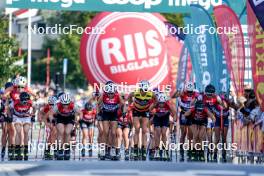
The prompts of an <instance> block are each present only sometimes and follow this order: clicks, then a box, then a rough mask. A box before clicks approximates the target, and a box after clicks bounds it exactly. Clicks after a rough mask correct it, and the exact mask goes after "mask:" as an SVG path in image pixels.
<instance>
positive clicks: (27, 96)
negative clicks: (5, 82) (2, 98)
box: [19, 92, 30, 103]
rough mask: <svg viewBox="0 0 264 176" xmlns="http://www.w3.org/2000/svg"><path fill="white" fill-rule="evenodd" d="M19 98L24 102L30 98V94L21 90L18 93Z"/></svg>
mask: <svg viewBox="0 0 264 176" xmlns="http://www.w3.org/2000/svg"><path fill="white" fill-rule="evenodd" d="M19 100H20V101H21V102H22V103H26V102H28V101H29V100H30V95H29V94H28V93H27V92H22V93H21V94H20V95H19Z"/></svg>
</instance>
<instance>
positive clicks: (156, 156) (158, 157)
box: [154, 149, 161, 161]
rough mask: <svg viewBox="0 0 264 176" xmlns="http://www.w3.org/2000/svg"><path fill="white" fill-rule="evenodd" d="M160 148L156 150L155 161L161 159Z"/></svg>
mask: <svg viewBox="0 0 264 176" xmlns="http://www.w3.org/2000/svg"><path fill="white" fill-rule="evenodd" d="M160 156H161V155H160V150H159V149H156V150H155V155H154V160H155V161H159V160H160Z"/></svg>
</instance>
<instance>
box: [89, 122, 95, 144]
mask: <svg viewBox="0 0 264 176" xmlns="http://www.w3.org/2000/svg"><path fill="white" fill-rule="evenodd" d="M93 137H94V127H93V126H90V127H89V128H88V140H89V141H88V142H89V143H90V144H92V143H93Z"/></svg>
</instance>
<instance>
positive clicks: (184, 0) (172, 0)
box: [169, 0, 223, 10]
mask: <svg viewBox="0 0 264 176" xmlns="http://www.w3.org/2000/svg"><path fill="white" fill-rule="evenodd" d="M192 4H198V5H200V6H202V7H204V8H205V9H206V10H208V9H210V7H211V6H214V7H215V6H219V5H222V4H223V0H169V6H187V5H192Z"/></svg>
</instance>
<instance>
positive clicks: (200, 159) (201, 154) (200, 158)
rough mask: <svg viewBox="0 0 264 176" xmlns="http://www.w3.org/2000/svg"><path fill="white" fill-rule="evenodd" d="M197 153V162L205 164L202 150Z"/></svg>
mask: <svg viewBox="0 0 264 176" xmlns="http://www.w3.org/2000/svg"><path fill="white" fill-rule="evenodd" d="M198 152H199V161H201V162H205V158H204V151H203V150H200V151H198Z"/></svg>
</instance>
